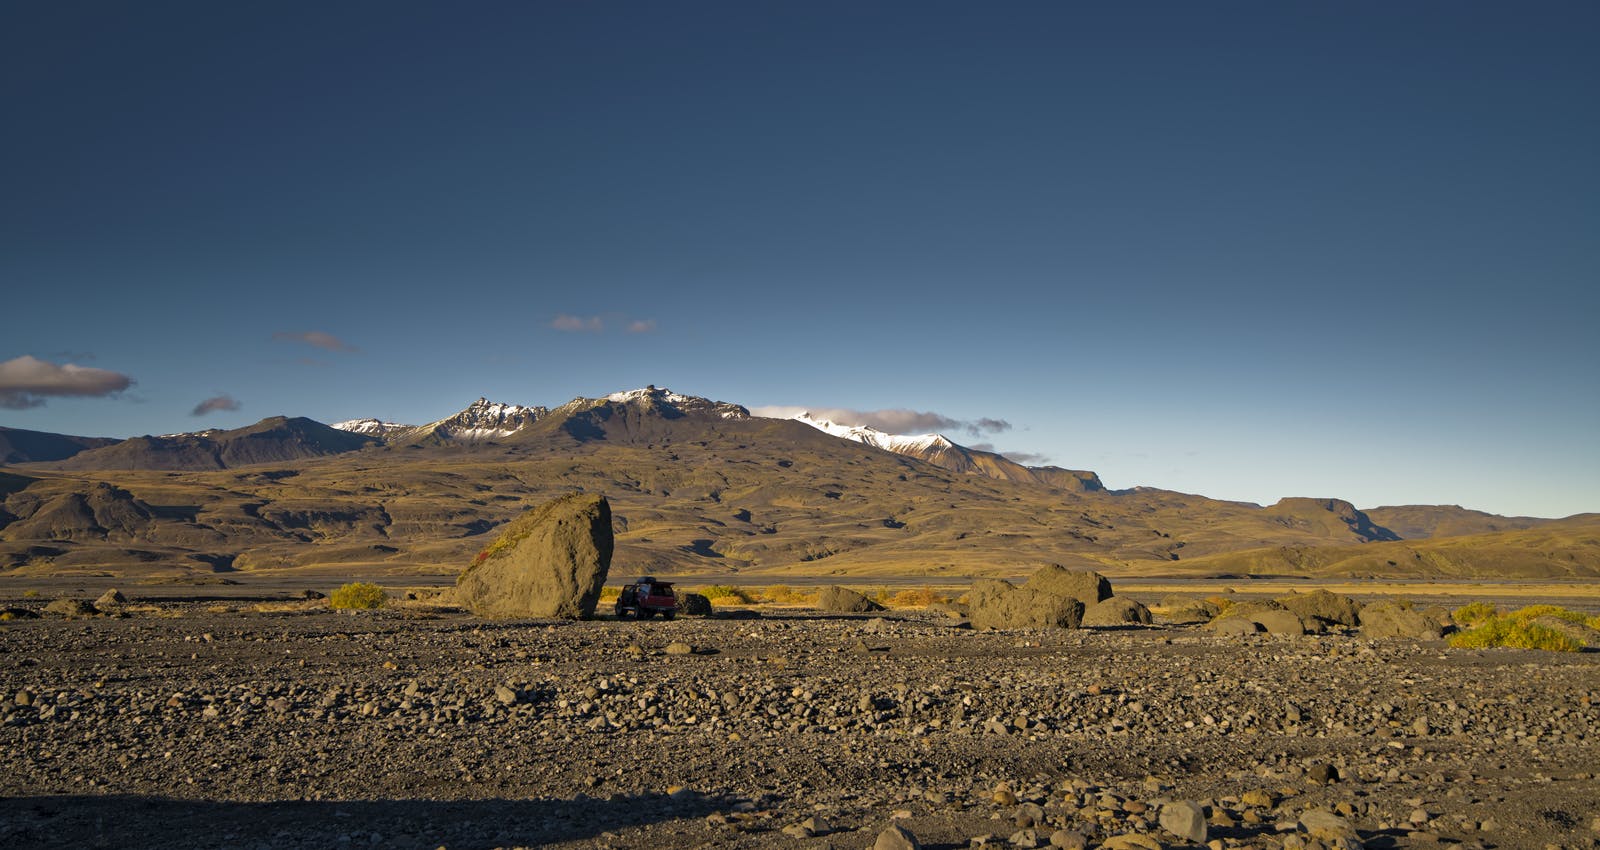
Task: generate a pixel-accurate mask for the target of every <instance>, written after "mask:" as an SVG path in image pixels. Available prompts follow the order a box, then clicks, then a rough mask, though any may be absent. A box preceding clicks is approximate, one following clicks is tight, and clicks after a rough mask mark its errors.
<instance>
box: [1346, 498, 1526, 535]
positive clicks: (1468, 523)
mask: <svg viewBox="0 0 1600 850" xmlns="http://www.w3.org/2000/svg"><path fill="white" fill-rule="evenodd" d="M1367 516H1369V517H1371V518H1372V520H1373V521H1374V522H1376V523H1378V524H1379V525H1382V526H1383V527H1384V528H1387V529H1389V530H1391V531H1393V532H1394V533H1395V534H1398V535H1400V537H1401V538H1403V539H1405V540H1416V539H1419V538H1426V537H1459V536H1461V535H1464V534H1484V533H1486V532H1492V531H1518V530H1521V529H1524V528H1533V527H1535V526H1538V525H1543V524H1545V523H1547V522H1552V520H1548V519H1539V518H1537V517H1528V516H1498V515H1496V514H1490V513H1484V512H1483V511H1474V510H1468V509H1466V508H1463V507H1461V506H1460V505H1400V506H1397V507H1382V508H1369V509H1368V510H1367Z"/></svg>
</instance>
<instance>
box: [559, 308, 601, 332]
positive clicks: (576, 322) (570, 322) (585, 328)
mask: <svg viewBox="0 0 1600 850" xmlns="http://www.w3.org/2000/svg"><path fill="white" fill-rule="evenodd" d="M605 326H606V325H605V322H602V321H601V320H600V317H599V316H590V317H588V318H584V317H582V316H569V315H567V314H566V313H559V314H557V315H556V317H555V318H554V319H551V320H550V327H552V328H555V329H556V330H558V331H572V332H588V333H599V332H600V331H602V330H605Z"/></svg>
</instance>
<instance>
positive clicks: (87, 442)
mask: <svg viewBox="0 0 1600 850" xmlns="http://www.w3.org/2000/svg"><path fill="white" fill-rule="evenodd" d="M116 442H119V441H117V440H113V439H108V438H105V437H73V436H69V435H66V434H50V433H46V432H44V431H28V430H25V429H22V428H7V427H5V426H3V425H0V464H10V463H37V462H41V461H52V460H66V459H67V458H69V457H72V456H73V455H75V454H78V453H79V452H84V451H88V450H89V449H98V448H102V447H104V446H109V445H112V444H113V443H116Z"/></svg>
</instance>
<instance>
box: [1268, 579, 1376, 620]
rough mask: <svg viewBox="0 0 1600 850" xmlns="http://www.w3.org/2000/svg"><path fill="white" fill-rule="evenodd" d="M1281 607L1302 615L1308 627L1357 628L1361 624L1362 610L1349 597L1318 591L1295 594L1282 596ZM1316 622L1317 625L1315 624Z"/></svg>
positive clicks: (1279, 602)
mask: <svg viewBox="0 0 1600 850" xmlns="http://www.w3.org/2000/svg"><path fill="white" fill-rule="evenodd" d="M1277 602H1278V604H1279V605H1282V606H1283V607H1284V608H1286V609H1288V610H1290V611H1293V612H1295V613H1296V614H1299V615H1300V618H1301V619H1302V620H1305V621H1306V625H1308V626H1310V625H1319V626H1321V627H1324V628H1325V627H1327V626H1350V627H1352V628H1353V627H1355V626H1356V625H1359V624H1360V622H1361V619H1360V612H1361V609H1360V607H1359V606H1358V605H1356V601H1355V600H1354V599H1351V598H1350V597H1348V596H1340V595H1338V594H1336V593H1329V592H1328V591H1326V590H1322V589H1320V588H1319V589H1317V590H1313V591H1312V592H1310V593H1295V594H1291V595H1289V596H1280V597H1278V599H1277ZM1313 621H1315V623H1313Z"/></svg>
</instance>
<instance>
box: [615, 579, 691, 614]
mask: <svg viewBox="0 0 1600 850" xmlns="http://www.w3.org/2000/svg"><path fill="white" fill-rule="evenodd" d="M616 610H617V617H619V618H621V617H624V616H627V615H628V614H632V615H633V616H634V618H635V619H639V620H648V619H650V618H651V617H654V616H655V615H657V614H660V615H661V619H663V620H670V619H672V618H673V617H676V616H678V595H677V594H676V593H673V591H672V582H670V581H657V580H656V579H655V578H654V577H651V576H645V577H644V578H641V579H639V580H638V581H636V582H634V583H632V584H625V585H623V586H622V594H621V595H619V596H618V597H617V605H616Z"/></svg>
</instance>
